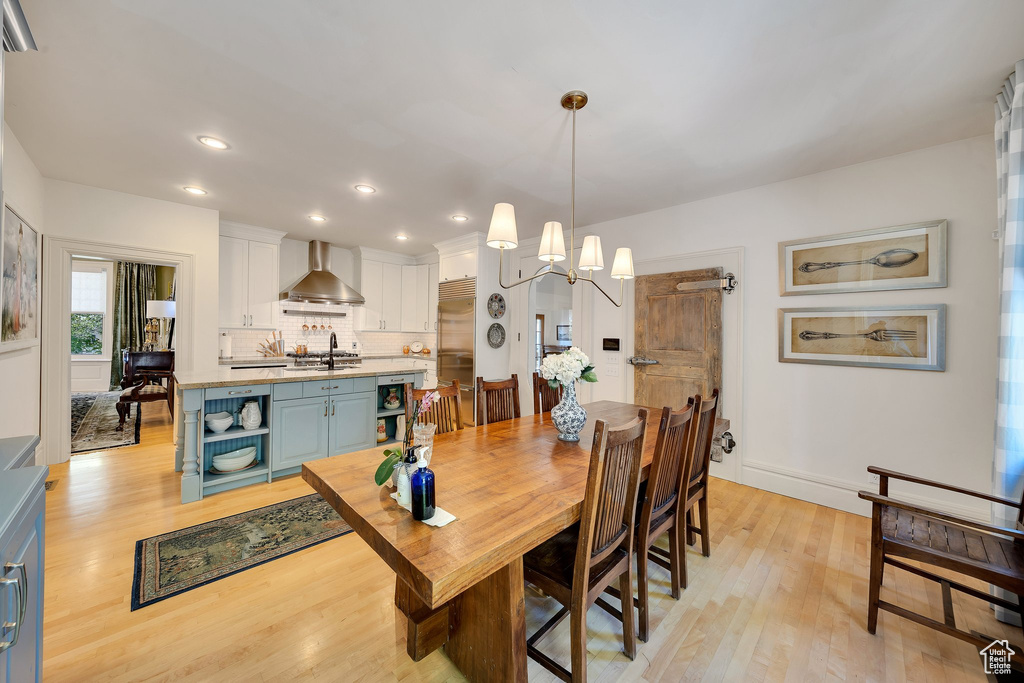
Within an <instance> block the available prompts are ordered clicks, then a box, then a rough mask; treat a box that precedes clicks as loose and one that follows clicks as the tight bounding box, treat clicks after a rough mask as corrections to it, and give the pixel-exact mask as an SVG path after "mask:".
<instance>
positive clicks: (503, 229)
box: [487, 202, 519, 249]
mask: <svg viewBox="0 0 1024 683" xmlns="http://www.w3.org/2000/svg"><path fill="white" fill-rule="evenodd" d="M518 245H519V234H518V232H517V231H516V210H515V208H514V207H513V206H512V205H511V204H508V203H506V202H498V203H497V204H495V205H494V213H492V214H491V227H490V229H489V230H488V231H487V246H489V247H494V248H495V249H501V248H505V249H515V248H516V247H517V246H518Z"/></svg>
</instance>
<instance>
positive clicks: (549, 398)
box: [533, 372, 562, 415]
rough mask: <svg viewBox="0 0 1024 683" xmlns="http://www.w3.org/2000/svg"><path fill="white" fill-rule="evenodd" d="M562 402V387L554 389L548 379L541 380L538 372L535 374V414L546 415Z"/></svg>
mask: <svg viewBox="0 0 1024 683" xmlns="http://www.w3.org/2000/svg"><path fill="white" fill-rule="evenodd" d="M561 400H562V385H561V384H559V385H558V388H557V389H552V388H551V385H549V384H548V381H547V380H546V379H543V378H541V376H540V375H538V374H537V373H536V372H535V373H533V414H534V415H540V414H541V413H546V412H548V411H550V410H551V409H552V408H554V407H555V406H557V405H558V402H559V401H561Z"/></svg>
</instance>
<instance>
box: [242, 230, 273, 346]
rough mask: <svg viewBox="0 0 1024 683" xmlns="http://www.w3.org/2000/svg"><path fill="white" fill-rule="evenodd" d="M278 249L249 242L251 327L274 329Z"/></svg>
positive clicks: (270, 245) (265, 244)
mask: <svg viewBox="0 0 1024 683" xmlns="http://www.w3.org/2000/svg"><path fill="white" fill-rule="evenodd" d="M277 250H278V247H277V245H274V244H267V243H265V242H249V261H248V263H249V295H248V305H249V316H250V318H249V320H250V322H249V325H250V327H262V328H264V329H266V328H274V327H276V325H277V320H276V315H275V311H276V310H277V300H278V296H277V294H278V291H279V289H278V284H279V283H278V277H277V268H278V265H277V262H278V255H277Z"/></svg>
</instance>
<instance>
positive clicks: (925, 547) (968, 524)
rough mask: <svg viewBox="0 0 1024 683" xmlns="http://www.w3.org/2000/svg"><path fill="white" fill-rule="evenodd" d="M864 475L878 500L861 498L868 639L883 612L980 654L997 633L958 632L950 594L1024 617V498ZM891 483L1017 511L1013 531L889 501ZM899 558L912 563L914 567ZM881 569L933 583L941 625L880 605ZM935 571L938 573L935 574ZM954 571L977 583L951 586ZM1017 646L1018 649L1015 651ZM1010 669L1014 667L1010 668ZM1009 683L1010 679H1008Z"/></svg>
mask: <svg viewBox="0 0 1024 683" xmlns="http://www.w3.org/2000/svg"><path fill="white" fill-rule="evenodd" d="M868 472H869V473H870V474H872V475H874V476H876V477H878V493H877V494H875V493H871V492H870V491H860V492H859V493H858V495H859V496H860V497H861V498H862V499H864V500H868V501H871V563H870V573H869V578H868V623H867V627H868V633H872V634H873V633H874V632H875V629H876V628H877V626H878V610H879V609H882V610H885V611H887V612H892V613H893V614H896V615H898V616H901V617H903V618H904V619H909V620H911V621H913V622H915V623H918V624H921V625H922V626H927V627H929V628H933V629H935V630H936V631H939V632H941V633H945V634H947V635H951V636H953V637H954V638H959V639H960V640H964V641H967V642H968V643H972V644H973V645H974V646H975V647H977V648H978V649H979V650H981V651H984V649H986V648H987V647H988V646H989V645H990V644H991V643H992V642H993V641H994V640H996V638H995V637H994V636H995V635H997V634H991V635H984V634H982V633H980V632H978V631H977V630H975V629H973V628H971V627H970V626H968V628H966V629H964V628H958V627H957V624H956V615H955V614H954V612H953V596H952V591H954V590H955V591H958V592H960V593H965V594H967V595H970V596H973V597H975V598H979V599H981V600H984V601H986V602H989V603H991V604H993V605H996V606H998V607H1002V608H1004V609H1006V610H1008V611H1010V612H1013V613H1016V614H1021V615H1022V616H1024V609H1022V606H1024V533H1021V532H1022V531H1024V524H1022V522H1024V496H1022V497H1021V499H1020V500H1019V501H1016V500H1010V499H1009V498H1001V497H999V496H994V495H992V494H989V493H979V492H976V491H971V490H969V489H965V488H961V487H959V486H952V485H950V484H944V483H940V482H936V481H930V480H928V479H922V478H920V477H916V476H913V475H909V474H903V473H902V472H894V471H892V470H887V469H883V468H881V467H868ZM889 479H899V480H903V481H906V482H909V483H912V484H917V485H920V486H928V487H931V488H934V489H939V490H942V491H952V492H954V493H958V494H962V495H966V496H971V497H973V498H977V499H980V500H983V501H987V502H989V503H997V504H999V505H1005V506H1006V507H1009V508H1014V509H1016V510H1017V523H1016V524H1015V525H1014V528H1013V529H1008V528H1003V527H999V526H995V525H993V524H986V523H984V522H978V521H976V520H973V519H967V518H964V517H961V516H958V515H956V514H954V513H951V512H946V511H944V510H941V509H939V510H936V509H930V508H927V507H924V506H921V505H918V504H916V503H908V502H905V501H901V500H898V499H896V498H892V497H890V495H889ZM898 558H899V559H898ZM903 560H912V561H913V564H907V563H906V562H904V561H903ZM885 565H889V566H892V567H897V568H899V569H903V570H904V571H907V572H910V573H911V574H916V575H917V576H921V577H923V578H925V579H929V580H931V581H934V582H936V583H938V584H939V588H940V590H941V592H942V612H943V620H942V621H937V620H935V619H932V618H931V617H927V616H924V615H923V614H920V613H918V612H913V611H911V610H909V609H906V608H904V607H900V606H899V605H896V604H894V603H891V602H887V601H885V600H882V599H880V595H881V589H882V575H883V573H884V569H885ZM935 569H938V570H940V572H938V573H937V572H934V571H933V570H935ZM951 572H956V573H958V574H963V575H964V576H968V577H970V578H971V579H974V581H972V582H971V583H973V584H975V585H973V586H970V585H965V584H964V583H961V582H959V581H956V580H954V579H953V578H952V577H951V576H950V573H951ZM978 581H981V582H983V583H987V584H990V585H991V586H994V587H996V588H1000V589H1002V591H1005V592H1006V593H1012V594H1014V595H1016V596H1017V602H1016V603H1014V602H1013V601H1012V600H1007V599H1005V598H1004V597H1003V596H1002V595H1000V594H998V593H1000V592H999V591H990V590H987V589H986V590H979V589H978V587H977V582H978ZM965 625H966V624H965ZM1014 648H1015V649H1016V650H1017V651H1018V652H1019V651H1020V648H1019V647H1017V646H1016V645H1015V646H1014ZM1011 666H1014V663H1012V662H1011ZM1021 673H1022V672H1021V671H1019V670H1017V668H1016V667H1015V668H1014V671H1013V674H1015V675H1017V676H1018V677H1021ZM993 678H994V677H993ZM1007 680H1011V679H1010V678H1009V677H1007ZM1012 680H1017V678H1013V679H1012Z"/></svg>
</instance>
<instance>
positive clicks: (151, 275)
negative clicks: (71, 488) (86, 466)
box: [68, 254, 177, 455]
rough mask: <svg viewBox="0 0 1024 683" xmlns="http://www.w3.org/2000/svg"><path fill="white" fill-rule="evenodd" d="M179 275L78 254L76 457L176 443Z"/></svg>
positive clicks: (73, 339) (74, 290)
mask: <svg viewBox="0 0 1024 683" xmlns="http://www.w3.org/2000/svg"><path fill="white" fill-rule="evenodd" d="M176 270H177V269H176V268H175V267H174V266H168V265H161V264H155V263H140V262H135V261H122V260H112V259H107V258H103V257H97V256H87V255H79V254H73V255H72V257H71V281H70V294H71V296H70V301H71V311H70V313H71V315H70V334H69V338H68V350H69V356H70V364H71V372H70V380H71V386H70V389H71V392H70V397H69V400H70V409H71V413H70V417H71V419H70V435H71V448H70V453H71V455H75V454H79V453H88V452H96V451H106V450H111V449H115V448H123V447H126V446H134V445H135V444H138V443H140V442H141V441H142V440H143V423H145V424H146V427H147V429H146V430H145V435H146V436H145V441H146V445H147V446H148V445H160V444H163V443H170V441H171V434H172V429H171V427H172V424H173V405H174V384H173V377H172V373H173V372H174V313H175V300H174V299H175V276H176Z"/></svg>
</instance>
